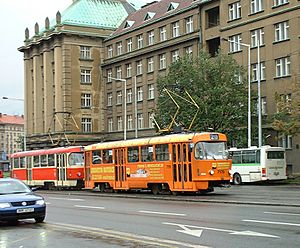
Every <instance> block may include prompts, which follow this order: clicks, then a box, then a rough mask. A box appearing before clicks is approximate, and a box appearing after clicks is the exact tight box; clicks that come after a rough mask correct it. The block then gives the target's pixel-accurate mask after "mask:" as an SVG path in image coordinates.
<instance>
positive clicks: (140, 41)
mask: <svg viewBox="0 0 300 248" xmlns="http://www.w3.org/2000/svg"><path fill="white" fill-rule="evenodd" d="M136 39H137V48H138V49H141V48H143V35H141V34H140V35H138V36H137V37H136Z"/></svg>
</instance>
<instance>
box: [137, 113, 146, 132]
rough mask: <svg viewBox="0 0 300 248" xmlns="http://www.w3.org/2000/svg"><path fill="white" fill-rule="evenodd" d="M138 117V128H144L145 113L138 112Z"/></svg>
mask: <svg viewBox="0 0 300 248" xmlns="http://www.w3.org/2000/svg"><path fill="white" fill-rule="evenodd" d="M137 119H138V128H139V129H140V128H144V118H143V114H142V113H139V114H137Z"/></svg>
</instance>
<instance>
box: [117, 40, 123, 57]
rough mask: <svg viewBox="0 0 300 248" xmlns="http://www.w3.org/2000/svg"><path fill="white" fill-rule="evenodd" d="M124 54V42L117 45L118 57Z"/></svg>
mask: <svg viewBox="0 0 300 248" xmlns="http://www.w3.org/2000/svg"><path fill="white" fill-rule="evenodd" d="M122 53H123V48H122V41H120V42H118V43H117V55H121V54H122Z"/></svg>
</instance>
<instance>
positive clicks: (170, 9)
mask: <svg viewBox="0 0 300 248" xmlns="http://www.w3.org/2000/svg"><path fill="white" fill-rule="evenodd" d="M178 6H179V3H174V2H170V4H169V7H168V10H167V11H172V10H174V9H177V7H178Z"/></svg>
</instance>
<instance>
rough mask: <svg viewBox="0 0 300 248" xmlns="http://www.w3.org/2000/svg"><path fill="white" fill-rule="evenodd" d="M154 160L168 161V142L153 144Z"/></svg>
mask: <svg viewBox="0 0 300 248" xmlns="http://www.w3.org/2000/svg"><path fill="white" fill-rule="evenodd" d="M155 156H156V161H168V160H169V147H168V144H163V145H156V146H155Z"/></svg>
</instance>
